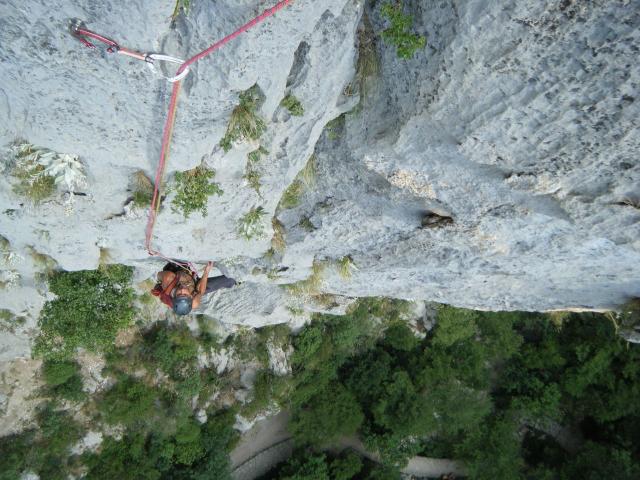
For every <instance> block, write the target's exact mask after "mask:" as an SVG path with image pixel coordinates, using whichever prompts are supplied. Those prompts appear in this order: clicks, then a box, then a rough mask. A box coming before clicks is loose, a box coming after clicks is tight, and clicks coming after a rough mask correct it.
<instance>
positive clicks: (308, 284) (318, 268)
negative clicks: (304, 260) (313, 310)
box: [284, 260, 325, 297]
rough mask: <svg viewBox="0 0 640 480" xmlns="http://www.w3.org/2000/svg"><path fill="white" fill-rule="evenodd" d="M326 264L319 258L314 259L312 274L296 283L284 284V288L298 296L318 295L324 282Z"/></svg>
mask: <svg viewBox="0 0 640 480" xmlns="http://www.w3.org/2000/svg"><path fill="white" fill-rule="evenodd" d="M324 269H325V264H324V263H323V262H321V261H319V260H314V261H313V264H312V265H311V274H310V275H309V276H308V277H307V278H306V279H304V280H300V281H299V282H296V283H291V284H288V285H284V288H285V289H286V290H287V291H288V292H289V293H291V294H292V295H295V296H297V297H306V296H309V295H317V294H318V293H320V288H321V287H322V284H323V282H324V280H323V275H324Z"/></svg>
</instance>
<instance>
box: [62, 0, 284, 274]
mask: <svg viewBox="0 0 640 480" xmlns="http://www.w3.org/2000/svg"><path fill="white" fill-rule="evenodd" d="M291 2H293V0H280V1H279V2H278V3H276V4H275V5H274V6H273V7H271V8H267V9H266V10H265V11H264V12H262V13H261V14H260V15H258V16H257V17H255V18H253V19H252V20H250V21H249V22H247V23H245V24H244V25H242V26H241V27H240V28H238V29H237V30H236V31H235V32H232V33H230V34H229V35H227V36H226V37H224V38H222V39H221V40H218V41H217V42H215V43H214V44H212V45H211V46H209V47H208V48H206V49H204V50H202V51H201V52H200V53H198V54H196V55H194V56H193V57H191V58H190V59H188V60H186V61H183V60H180V59H179V58H174V57H169V56H167V55H161V54H156V53H153V54H147V53H140V52H136V51H134V50H129V49H127V48H123V47H121V46H120V45H119V44H118V43H117V42H116V41H114V40H111V39H110V38H107V37H105V36H103V35H100V34H98V33H95V32H92V31H91V30H88V29H87V28H86V27H85V25H84V24H83V23H82V22H81V21H79V20H73V21H72V22H71V24H70V26H69V30H70V32H71V34H72V35H73V36H74V37H76V38H77V39H78V40H80V42H82V44H83V45H84V46H86V47H88V48H96V46H95V45H94V44H92V43H91V42H90V41H89V40H87V39H86V38H85V37H88V38H91V39H94V40H98V41H99V42H102V43H104V44H105V45H107V53H119V54H120V55H126V56H128V57H132V58H136V59H138V60H143V61H145V62H146V63H147V65H153V64H154V63H155V62H156V61H165V62H171V63H177V64H180V66H179V67H178V70H177V72H176V75H175V76H174V77H165V78H166V79H167V80H168V81H170V82H172V83H173V89H172V92H171V99H170V101H169V110H168V113H167V118H166V120H165V124H164V130H163V134H162V145H161V148H160V161H159V162H158V168H157V170H156V176H155V181H154V187H153V197H152V200H151V208H150V209H149V218H148V220H147V227H146V229H145V242H144V246H145V248H146V250H147V252H148V253H149V255H152V256H156V257H160V258H163V259H165V260H167V261H169V262H172V263H176V262H175V260H172V259H171V258H170V257H168V256H166V255H163V254H162V253H160V252H159V251H157V250H154V249H153V248H152V247H151V240H152V236H153V228H154V226H155V222H156V217H157V215H158V212H159V210H160V198H161V197H160V185H161V184H162V177H163V175H164V169H165V165H166V161H167V158H168V156H169V145H170V143H171V136H172V131H173V123H174V120H175V116H176V108H177V105H178V95H179V93H180V80H182V78H184V76H185V75H187V73H189V67H190V66H191V65H193V64H194V63H196V62H197V61H199V60H202V59H203V58H204V57H206V56H207V55H210V54H212V53H213V52H214V51H216V50H218V49H219V48H221V47H222V46H224V45H225V44H227V43H229V42H230V41H231V40H234V39H235V38H237V37H238V36H240V35H241V34H243V33H244V32H246V31H247V30H249V29H250V28H252V27H254V26H255V25H257V24H258V23H260V22H262V21H264V20H266V19H267V18H269V17H271V16H272V15H275V14H276V13H277V12H278V11H280V10H282V9H283V8H284V7H286V6H287V5H289V4H290V3H291ZM176 264H177V263H176ZM178 265H179V264H178Z"/></svg>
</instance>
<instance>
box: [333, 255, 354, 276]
mask: <svg viewBox="0 0 640 480" xmlns="http://www.w3.org/2000/svg"><path fill="white" fill-rule="evenodd" d="M336 266H337V267H338V273H339V274H340V276H341V277H342V278H343V279H345V280H349V279H350V278H351V274H352V270H356V266H355V264H354V263H353V258H351V256H350V255H345V256H344V257H341V258H339V259H338V260H337V261H336Z"/></svg>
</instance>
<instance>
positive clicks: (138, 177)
mask: <svg viewBox="0 0 640 480" xmlns="http://www.w3.org/2000/svg"><path fill="white" fill-rule="evenodd" d="M131 188H132V190H133V205H134V206H135V207H137V208H147V207H148V206H149V205H151V200H152V198H153V182H152V181H151V180H150V179H149V177H147V176H146V175H145V173H144V172H143V171H142V170H138V171H137V172H136V173H134V174H133V178H132V179H131Z"/></svg>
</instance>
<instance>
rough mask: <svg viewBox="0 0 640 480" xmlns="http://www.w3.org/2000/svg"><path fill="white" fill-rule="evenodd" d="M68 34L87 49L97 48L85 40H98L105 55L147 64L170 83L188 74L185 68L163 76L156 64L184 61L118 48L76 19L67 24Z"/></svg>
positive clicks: (111, 41) (168, 56)
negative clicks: (176, 72)
mask: <svg viewBox="0 0 640 480" xmlns="http://www.w3.org/2000/svg"><path fill="white" fill-rule="evenodd" d="M69 32H71V35H73V36H74V37H75V38H77V39H78V40H80V42H81V43H82V44H83V45H84V46H85V47H87V48H97V46H96V45H94V44H93V43H91V42H90V41H89V40H87V38H91V39H93V40H98V41H100V42H102V43H104V44H105V45H107V48H106V52H107V53H118V54H120V55H124V56H126V57H131V58H135V59H136V60H142V61H144V62H145V63H146V64H147V67H149V69H150V70H151V71H152V72H153V73H155V74H156V75H159V76H161V77H163V78H164V79H165V80H167V81H169V82H171V83H173V82H178V81H180V80H182V79H183V78H184V77H186V76H187V75H188V74H189V67H187V68H185V69H184V70H183V71H182V72H181V73H179V74H177V75H175V76H172V77H168V76H166V75H163V74H162V73H161V72H160V71H159V70H158V68H157V67H156V63H157V62H168V63H175V64H178V65H182V64H183V63H184V60H181V59H180V58H176V57H172V56H170V55H163V54H161V53H140V52H136V51H135V50H130V49H128V48H124V47H122V46H120V44H119V43H118V42H116V41H115V40H111V39H110V38H108V37H105V36H104V35H100V34H99V33H96V32H92V31H91V30H89V29H88V28H87V27H86V26H85V24H84V23H83V22H82V21H81V20H78V19H73V20H71V22H70V23H69ZM85 37H87V38H85Z"/></svg>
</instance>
